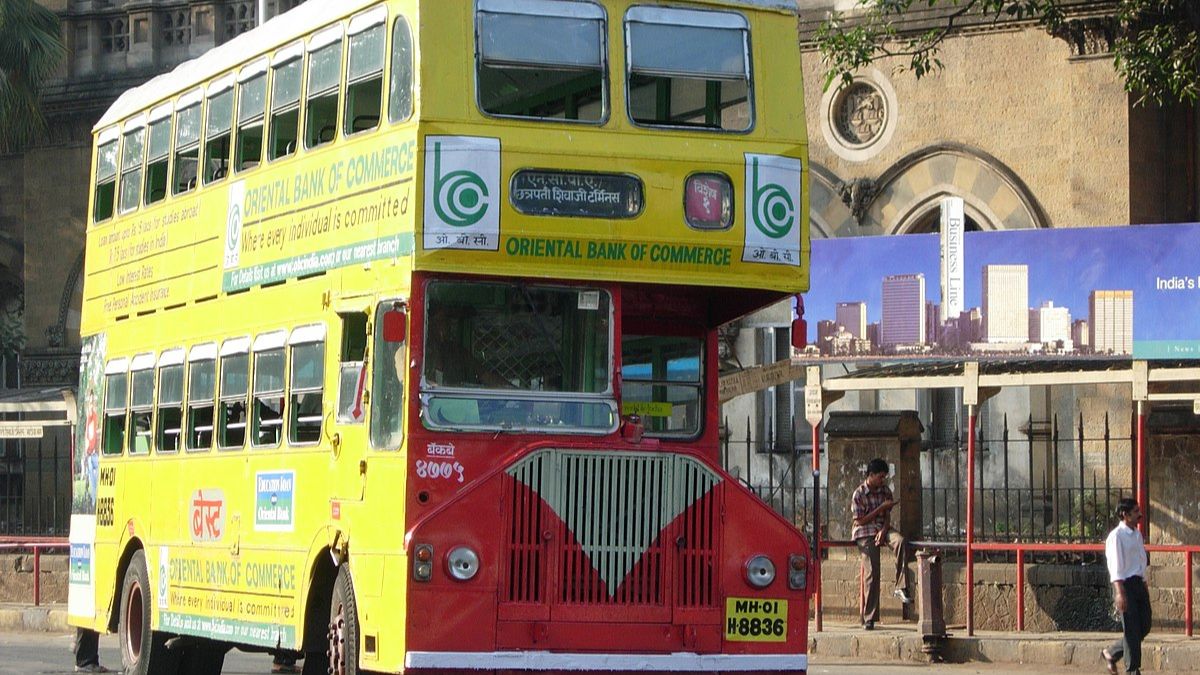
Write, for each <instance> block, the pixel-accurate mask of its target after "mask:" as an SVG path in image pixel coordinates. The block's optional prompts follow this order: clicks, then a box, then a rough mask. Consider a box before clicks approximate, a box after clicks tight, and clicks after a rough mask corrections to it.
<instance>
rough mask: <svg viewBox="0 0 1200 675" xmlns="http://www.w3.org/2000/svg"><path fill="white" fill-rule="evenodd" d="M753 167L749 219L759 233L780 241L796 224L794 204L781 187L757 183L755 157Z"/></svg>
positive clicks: (773, 184)
mask: <svg viewBox="0 0 1200 675" xmlns="http://www.w3.org/2000/svg"><path fill="white" fill-rule="evenodd" d="M753 167H754V168H753V171H754V182H753V184H752V185H751V191H752V192H753V199H754V210H752V211H751V212H750V217H751V218H753V219H754V226H755V227H757V228H758V230H759V232H762V233H763V234H765V235H767V236H768V237H770V238H772V239H780V238H782V237H783V236H785V235H786V234H787V233H788V232H791V231H792V225H794V224H795V223H796V204H795V202H793V201H792V196H791V195H790V194H788V191H787V190H786V189H785V188H784V187H783V186H782V185H780V184H778V183H765V184H760V183H759V177H758V158H757V157H755V158H754V160H753Z"/></svg>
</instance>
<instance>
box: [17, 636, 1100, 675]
mask: <svg viewBox="0 0 1200 675" xmlns="http://www.w3.org/2000/svg"><path fill="white" fill-rule="evenodd" d="M120 661H121V655H120V652H119V651H118V650H117V641H116V637H115V636H112V635H107V636H104V637H103V638H101V640H100V662H101V663H103V664H104V665H106V666H108V667H110V668H111V667H114V666H116V665H119V664H120ZM72 663H73V661H72V659H71V636H70V635H63V634H54V633H0V674H3V675H49V674H55V675H57V674H65V673H70V672H71V664H72ZM930 670H932V671H935V673H937V674H941V675H1015V674H1017V673H1022V674H1024V675H1058V674H1059V673H1072V674H1075V673H1086V672H1103V667H1102V666H1098V668H1093V669H1090V670H1079V669H1069V668H1068V669H1064V668H1061V667H1058V668H1052V667H1047V666H1017V665H993V664H968V665H950V664H942V665H937V666H923V665H909V664H904V665H891V664H888V665H886V666H885V665H884V664H868V663H865V662H863V661H844V662H842V661H840V662H823V663H818V662H814V663H813V664H812V667H811V668H809V671H808V672H809V673H810V675H889V674H891V673H898V674H900V675H917V674H918V673H922V672H925V671H930ZM222 672H223V675H260V674H265V673H270V672H271V659H270V657H268V656H266V655H265V654H244V653H241V652H237V651H233V652H230V653H229V655H228V656H226V658H225V669H224V671H222Z"/></svg>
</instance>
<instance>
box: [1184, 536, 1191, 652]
mask: <svg viewBox="0 0 1200 675" xmlns="http://www.w3.org/2000/svg"><path fill="white" fill-rule="evenodd" d="M1183 563H1184V564H1183V599H1184V602H1185V604H1184V606H1183V625H1184V627H1185V630H1184V633H1185V634H1187V636H1188V637H1192V549H1190V548H1189V549H1188V550H1186V551H1184V552H1183Z"/></svg>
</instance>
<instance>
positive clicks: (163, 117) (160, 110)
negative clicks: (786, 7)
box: [142, 101, 175, 206]
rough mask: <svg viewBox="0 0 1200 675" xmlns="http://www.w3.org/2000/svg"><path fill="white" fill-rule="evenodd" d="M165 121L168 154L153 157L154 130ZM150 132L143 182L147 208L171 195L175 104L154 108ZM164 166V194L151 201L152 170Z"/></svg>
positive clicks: (147, 138)
mask: <svg viewBox="0 0 1200 675" xmlns="http://www.w3.org/2000/svg"><path fill="white" fill-rule="evenodd" d="M164 121H165V123H166V126H167V152H166V154H165V155H163V156H162V157H159V156H158V155H154V156H151V154H150V153H151V152H152V150H153V146H154V129H155V125H157V124H162V123H163V122H164ZM147 126H148V128H149V131H147V133H146V167H145V169H144V173H145V178H144V179H143V181H142V203H143V205H145V206H150V205H152V204H157V203H159V202H161V201H164V200H166V198H167V197H168V196H169V195H170V194H171V160H172V158H173V155H174V152H173V151H174V149H175V103H174V102H173V101H167V102H166V103H164V104H162V105H160V106H157V107H155V108H153V109H152V110H151V111H150V116H149V118H148V121H147ZM160 162H161V163H162V165H163V171H164V175H163V179H164V181H165V182H164V183H163V192H162V196H161V197H159V198H158V199H151V195H152V194H153V192H151V190H150V188H151V187H152V186H151V185H150V170H151V169H152V168H153V167H154V166H155V165H156V164H159V163H160Z"/></svg>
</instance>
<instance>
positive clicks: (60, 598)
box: [0, 553, 68, 604]
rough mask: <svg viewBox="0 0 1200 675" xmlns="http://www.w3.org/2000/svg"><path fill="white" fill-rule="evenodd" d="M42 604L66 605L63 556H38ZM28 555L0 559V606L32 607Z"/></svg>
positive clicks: (65, 573) (15, 555)
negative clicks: (11, 603) (1, 604)
mask: <svg viewBox="0 0 1200 675" xmlns="http://www.w3.org/2000/svg"><path fill="white" fill-rule="evenodd" d="M41 558H42V559H41V578H42V589H41V593H42V604H52V603H65V602H66V601H67V583H68V581H67V556H66V555H62V554H54V555H45V554H44V555H42V557H41ZM33 570H34V560H33V554H32V553H22V554H8V555H0V603H6V602H19V603H22V604H33Z"/></svg>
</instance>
